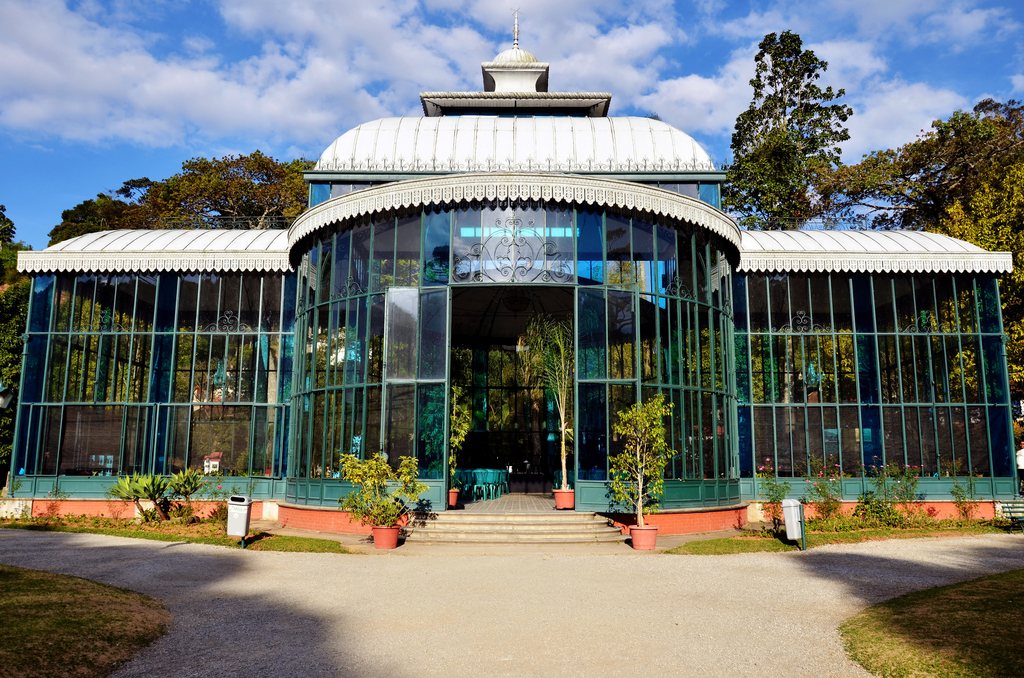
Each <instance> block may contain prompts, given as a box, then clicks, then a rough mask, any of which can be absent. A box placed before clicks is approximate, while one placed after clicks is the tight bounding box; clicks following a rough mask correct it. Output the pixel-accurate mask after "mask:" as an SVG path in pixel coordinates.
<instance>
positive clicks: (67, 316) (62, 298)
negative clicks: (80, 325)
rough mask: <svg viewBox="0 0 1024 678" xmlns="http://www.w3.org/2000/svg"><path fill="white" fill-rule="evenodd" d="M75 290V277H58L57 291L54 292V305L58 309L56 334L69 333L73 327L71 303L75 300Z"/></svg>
mask: <svg viewBox="0 0 1024 678" xmlns="http://www.w3.org/2000/svg"><path fill="white" fill-rule="evenodd" d="M74 288H75V278H74V277H73V276H70V275H61V276H58V277H57V289H56V291H55V292H54V298H55V301H54V304H55V305H56V307H57V312H56V313H55V314H54V319H53V325H54V331H55V332H67V331H68V328H69V327H70V326H71V303H72V300H73V299H74ZM44 331H45V330H44Z"/></svg>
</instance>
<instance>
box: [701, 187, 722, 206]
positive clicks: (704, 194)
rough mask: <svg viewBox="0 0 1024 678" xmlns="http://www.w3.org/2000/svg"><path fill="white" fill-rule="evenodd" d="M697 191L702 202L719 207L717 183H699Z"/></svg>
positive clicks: (719, 199) (719, 196) (720, 201)
mask: <svg viewBox="0 0 1024 678" xmlns="http://www.w3.org/2000/svg"><path fill="white" fill-rule="evenodd" d="M699 191H700V199H701V201H702V202H706V203H707V204H709V205H711V206H712V207H716V208H720V207H721V203H722V200H721V194H720V192H719V187H718V184H701V185H700V189H699Z"/></svg>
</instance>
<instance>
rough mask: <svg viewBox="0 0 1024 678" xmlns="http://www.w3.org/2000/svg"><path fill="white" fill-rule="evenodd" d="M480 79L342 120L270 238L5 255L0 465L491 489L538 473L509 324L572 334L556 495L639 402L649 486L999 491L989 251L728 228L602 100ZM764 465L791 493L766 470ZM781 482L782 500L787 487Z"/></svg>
mask: <svg viewBox="0 0 1024 678" xmlns="http://www.w3.org/2000/svg"><path fill="white" fill-rule="evenodd" d="M483 73H484V89H485V91H483V92H427V93H423V94H422V95H421V100H422V104H423V110H424V114H425V115H424V116H423V117H402V118H387V119H383V120H376V121H373V122H369V123H366V124H363V125H359V126H358V127H356V128H354V129H352V130H350V131H348V132H346V133H345V134H343V135H342V136H341V137H339V138H338V139H337V140H336V141H335V142H334V143H333V144H331V146H330V147H329V148H327V150H326V151H325V152H324V153H323V155H322V156H321V157H320V159H319V161H318V162H317V164H316V166H315V168H314V169H312V170H310V171H309V172H307V173H306V179H307V181H308V183H309V209H308V210H307V211H306V212H304V213H303V214H302V215H301V216H300V217H299V218H297V219H296V220H295V221H294V223H292V224H291V226H290V227H289V228H288V229H287V231H285V230H266V231H258V230H251V231H241V230H221V229H208V230H158V231H107V232H102V233H95V234H90V235H84V236H81V237H78V238H74V239H71V240H67V241H65V242H62V243H59V244H57V245H54V246H52V247H50V248H48V249H46V250H43V251H40V252H25V253H22V254H21V255H20V259H19V267H20V269H21V270H23V271H27V272H30V273H31V274H32V275H33V276H34V284H33V292H32V295H31V302H30V303H31V306H30V311H29V319H28V327H27V333H26V335H25V357H24V369H23V374H22V384H21V397H20V401H19V403H18V405H17V406H18V408H19V410H18V421H17V431H16V440H15V445H14V453H13V455H12V469H11V472H12V474H13V475H14V476H15V477H17V478H19V479H21V480H22V481H23V482H21V483H20V486H19V487H18V489H17V490H16V492H15V494H16V495H17V496H23V497H42V496H45V494H46V492H47V491H49V490H51V489H52V488H53V487H54V485H55V484H57V485H59V486H60V487H61V488H62V489H64V490H65V491H70V492H72V493H73V495H74V496H75V497H81V498H87V497H102V496H103V493H104V491H105V488H106V487H107V485H108V484H109V483H110V482H111V480H112V479H113V478H115V477H117V476H119V475H124V474H130V473H134V472H140V473H158V474H169V473H173V472H176V471H179V470H181V469H186V468H193V469H199V470H201V471H203V472H204V473H206V474H208V475H223V476H228V477H234V478H225V482H231V483H235V484H237V485H238V486H240V487H245V488H247V489H248V490H249V491H250V492H251V493H252V495H253V497H254V498H256V499H262V500H264V501H265V502H278V503H281V504H289V505H305V506H323V507H336V506H337V501H338V498H339V497H341V496H343V495H344V494H345V493H346V492H347V491H349V489H350V486H349V485H348V484H346V483H345V482H344V481H343V480H342V479H341V478H340V461H341V456H342V455H344V454H348V453H353V454H356V455H360V456H365V455H368V454H375V453H379V452H383V453H384V454H386V455H387V456H388V458H389V459H390V460H392V461H395V460H397V458H398V457H400V456H405V455H411V456H415V457H416V458H417V459H418V461H419V468H420V473H421V476H422V478H423V480H424V482H425V483H426V484H427V486H428V487H429V489H428V490H427V492H426V493H425V495H424V497H423V498H424V500H426V501H428V502H429V503H430V505H431V506H432V508H434V509H435V510H444V508H445V505H446V502H445V501H443V499H442V497H443V496H444V493H445V490H446V489H447V486H446V478H447V477H448V473H447V470H448V468H447V464H448V454H447V443H446V441H447V440H448V421H449V412H450V407H451V403H450V394H451V393H452V390H453V388H452V387H453V386H459V387H460V388H461V389H462V391H463V392H464V393H465V394H466V396H465V397H466V398H468V402H469V403H470V404H471V409H472V427H471V432H470V434H469V437H468V440H467V442H466V445H465V447H464V449H463V452H462V454H461V458H460V460H459V466H460V468H503V469H505V468H507V469H510V472H511V475H510V484H511V485H512V488H511V489H512V490H513V491H538V490H541V491H543V490H550V488H551V487H552V485H553V483H554V481H555V475H556V469H558V468H559V466H560V464H559V459H558V448H559V445H558V437H557V430H558V422H557V417H556V414H555V409H554V405H553V401H552V398H551V394H550V393H546V392H545V391H544V389H543V387H539V388H538V386H537V384H536V380H535V379H534V380H533V381H531V378H530V376H529V375H526V374H524V372H523V369H521V366H522V364H523V363H522V361H519V362H517V354H518V353H521V352H522V351H523V350H528V347H526V346H524V344H523V341H522V337H523V335H524V333H525V332H526V328H527V325H528V323H529V322H530V319H531V318H533V317H535V316H536V314H545V315H546V316H547V317H548V318H549V319H555V320H568V321H570V322H571V323H572V327H573V328H574V335H575V351H576V353H575V356H576V361H575V362H576V373H575V384H574V386H575V393H574V396H575V397H574V398H573V406H574V416H573V425H572V427H573V429H574V436H573V441H572V454H571V457H570V461H569V468H570V469H571V471H570V475H571V481H572V484H573V485H574V487H575V489H576V507H577V510H592V511H604V512H608V511H612V510H614V507H613V505H612V503H611V500H610V498H609V485H608V458H609V455H613V454H615V453H616V451H617V450H618V449H620V445H621V442H620V441H619V440H617V438H616V436H615V435H614V433H613V430H612V422H613V421H614V416H615V413H616V412H617V411H619V410H621V409H623V408H624V407H627V406H629V405H630V404H632V403H634V402H637V401H638V400H640V399H647V398H649V397H651V396H652V395H654V394H657V393H661V394H664V395H665V397H666V398H667V399H668V400H669V401H670V402H672V403H673V405H674V407H673V410H672V417H671V422H670V425H669V427H668V430H669V433H668V435H669V437H670V441H669V442H670V444H671V446H672V448H673V449H674V450H676V452H677V454H676V455H675V457H674V458H673V460H672V462H671V463H670V465H669V466H668V468H667V469H666V480H665V494H664V497H663V499H662V507H663V508H664V509H695V508H696V509H699V508H715V507H719V508H720V507H728V506H737V505H742V502H743V501H745V500H755V499H757V498H758V488H757V485H756V482H757V480H756V478H757V474H758V472H759V468H760V467H763V466H766V465H767V466H770V467H771V468H772V469H773V470H774V471H775V472H777V474H778V475H779V476H782V477H795V478H798V477H801V476H803V475H805V474H807V473H808V471H809V470H810V469H812V468H815V466H816V464H821V463H824V462H826V461H828V460H830V459H834V460H835V461H836V462H837V463H840V464H841V465H842V468H843V472H844V481H843V482H844V494H845V496H846V497H847V498H849V499H855V498H856V496H857V495H858V494H860V493H861V492H863V491H864V490H865V489H866V488H868V487H869V483H870V478H871V476H872V475H874V474H875V473H876V471H877V468H878V467H879V466H880V465H883V464H885V463H887V462H892V461H897V462H899V463H900V464H901V465H909V466H915V467H920V468H921V476H922V480H921V484H920V487H921V489H922V491H923V492H924V493H925V495H926V498H927V499H931V500H940V501H941V500H948V499H949V487H950V486H951V480H950V479H951V477H954V476H957V475H959V476H963V475H967V474H973V475H975V476H978V477H979V491H980V492H981V493H982V494H983V495H984V496H985V497H988V498H993V499H998V498H1009V497H1012V496H1013V495H1014V488H1015V481H1014V478H1013V474H1014V472H1015V471H1014V469H1013V468H1012V466H1013V465H1012V464H1011V463H1010V459H1011V453H1012V451H1013V432H1012V421H1011V414H1010V404H1009V394H1008V385H1007V374H1006V361H1005V350H1004V341H1005V337H1004V335H1003V333H1002V321H1001V317H1000V302H999V290H998V285H997V282H996V278H997V276H998V275H1000V274H1002V273H1005V272H1007V271H1009V270H1010V267H1011V260H1010V255H1009V254H1007V253H1000V252H986V251H983V250H981V249H979V248H977V247H975V246H973V245H970V244H968V243H965V242H961V241H958V240H954V239H952V238H948V237H944V236H940V235H935V234H929V233H923V232H869V231H824V230H818V231H810V230H808V231H786V232H778V231H741V230H740V229H739V228H738V226H737V225H736V223H735V221H734V220H733V219H731V218H730V217H729V216H728V215H727V214H725V213H724V212H723V211H721V209H720V195H721V184H722V182H723V181H724V178H725V175H724V172H722V171H721V170H719V169H716V167H715V165H714V164H713V163H712V162H711V161H710V159H709V157H708V155H707V154H706V153H705V152H704V150H703V149H702V148H701V147H700V146H699V145H698V144H697V143H696V142H695V141H694V140H693V139H692V138H690V137H689V136H688V135H686V134H684V133H683V132H681V131H679V130H677V129H675V128H673V127H671V126H670V125H668V124H666V123H664V122H661V121H659V120H654V119H647V118H634V117H620V118H616V117H608V115H607V114H608V109H609V104H610V100H611V96H610V95H608V94H605V93H587V92H583V93H580V92H575V93H560V92H548V91H547V83H548V66H547V64H545V63H540V62H538V61H537V60H536V58H534V57H533V56H532V55H530V54H529V53H528V52H525V51H523V50H520V49H519V48H518V47H515V48H513V49H511V50H508V51H506V52H503V53H502V54H500V55H498V57H497V58H496V59H495V60H494V61H491V62H485V63H484V64H483ZM794 485H796V484H794ZM794 492H797V491H796V490H795V491H794Z"/></svg>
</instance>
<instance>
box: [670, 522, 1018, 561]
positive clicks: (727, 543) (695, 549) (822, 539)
mask: <svg viewBox="0 0 1024 678" xmlns="http://www.w3.org/2000/svg"><path fill="white" fill-rule="evenodd" d="M1005 532H1006V530H1004V529H1002V528H999V527H992V526H990V525H971V526H969V527H959V528H942V529H936V528H918V529H905V530H894V529H876V530H855V531H852V532H808V533H807V548H808V549H811V548H814V547H816V546H824V545H826V544H859V543H861V542H865V541H880V540H883V539H922V538H936V537H960V536H965V535H975V534H1003V533H1005ZM798 550H799V548H798V547H797V545H796V544H793V543H790V542H788V541H782V540H781V539H778V538H775V537H770V536H762V535H759V534H753V535H749V536H748V535H743V536H738V537H724V538H722V539H707V540H704V541H691V542H686V543H685V544H682V545H681V546H677V547H676V548H674V549H670V550H668V551H665V553H671V554H674V555H693V556H722V555H732V554H734V553H763V552H781V551H798Z"/></svg>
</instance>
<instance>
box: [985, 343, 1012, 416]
mask: <svg viewBox="0 0 1024 678" xmlns="http://www.w3.org/2000/svg"><path fill="white" fill-rule="evenodd" d="M981 345H982V347H983V350H984V352H985V396H986V400H985V402H987V403H990V404H1002V403H1005V402H1007V397H1006V369H1005V368H1004V364H1005V363H1004V362H1003V339H1002V337H1000V336H985V337H982V338H981Z"/></svg>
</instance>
